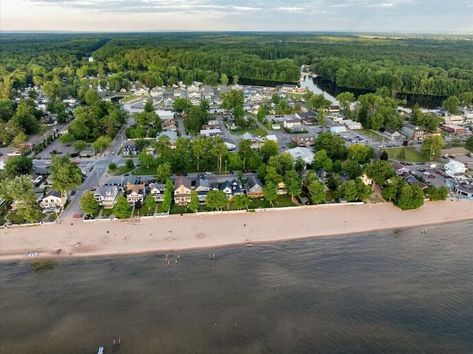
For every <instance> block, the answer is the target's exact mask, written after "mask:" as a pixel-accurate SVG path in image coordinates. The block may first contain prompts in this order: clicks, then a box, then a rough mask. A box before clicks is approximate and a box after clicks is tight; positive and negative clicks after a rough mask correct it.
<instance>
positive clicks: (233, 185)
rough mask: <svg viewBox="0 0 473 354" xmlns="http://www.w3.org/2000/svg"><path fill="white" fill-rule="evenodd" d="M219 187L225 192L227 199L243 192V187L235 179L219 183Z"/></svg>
mask: <svg viewBox="0 0 473 354" xmlns="http://www.w3.org/2000/svg"><path fill="white" fill-rule="evenodd" d="M219 189H220V190H221V191H222V192H224V193H225V195H226V196H227V198H228V199H232V198H233V197H234V196H235V195H242V194H243V187H242V185H241V184H240V182H238V180H237V179H233V180H227V181H225V182H223V183H221V184H220V186H219Z"/></svg>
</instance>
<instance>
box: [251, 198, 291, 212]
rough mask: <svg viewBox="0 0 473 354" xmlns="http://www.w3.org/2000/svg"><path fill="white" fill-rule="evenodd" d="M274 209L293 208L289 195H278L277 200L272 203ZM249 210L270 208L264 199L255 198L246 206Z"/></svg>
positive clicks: (269, 204)
mask: <svg viewBox="0 0 473 354" xmlns="http://www.w3.org/2000/svg"><path fill="white" fill-rule="evenodd" d="M273 204H274V208H284V207H290V206H294V205H295V204H294V203H293V202H292V200H291V196H290V195H279V196H278V198H277V199H276V200H275V201H274V203H273ZM248 208H249V209H263V208H272V206H271V203H270V202H268V201H267V200H266V199H264V198H255V199H251V202H250V204H249V205H248Z"/></svg>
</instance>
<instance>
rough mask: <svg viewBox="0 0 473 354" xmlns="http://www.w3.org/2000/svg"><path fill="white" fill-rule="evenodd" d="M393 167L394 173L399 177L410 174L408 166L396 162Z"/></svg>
mask: <svg viewBox="0 0 473 354" xmlns="http://www.w3.org/2000/svg"><path fill="white" fill-rule="evenodd" d="M392 166H393V168H394V171H396V174H397V175H398V176H402V175H405V174H408V173H409V172H410V170H409V168H408V167H407V166H405V165H403V164H402V163H399V162H395V163H393V165H392Z"/></svg>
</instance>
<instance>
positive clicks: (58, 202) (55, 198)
mask: <svg viewBox="0 0 473 354" xmlns="http://www.w3.org/2000/svg"><path fill="white" fill-rule="evenodd" d="M66 201H67V197H65V196H64V197H63V196H62V195H61V193H60V192H50V193H48V194H46V196H44V198H43V199H41V201H40V202H39V206H40V207H41V209H43V212H53V211H54V212H58V211H60V210H61V209H62V208H63V207H64V204H66Z"/></svg>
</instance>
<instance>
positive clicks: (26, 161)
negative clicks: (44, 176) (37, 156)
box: [5, 156, 33, 178]
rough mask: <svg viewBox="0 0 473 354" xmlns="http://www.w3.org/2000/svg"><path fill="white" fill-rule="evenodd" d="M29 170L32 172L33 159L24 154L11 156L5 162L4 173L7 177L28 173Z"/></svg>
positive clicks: (29, 172)
mask: <svg viewBox="0 0 473 354" xmlns="http://www.w3.org/2000/svg"><path fill="white" fill-rule="evenodd" d="M31 172H33V160H31V159H30V158H28V157H26V156H13V157H10V158H8V159H7V161H6V162H5V175H6V177H8V178H14V177H16V176H21V175H30V174H31Z"/></svg>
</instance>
